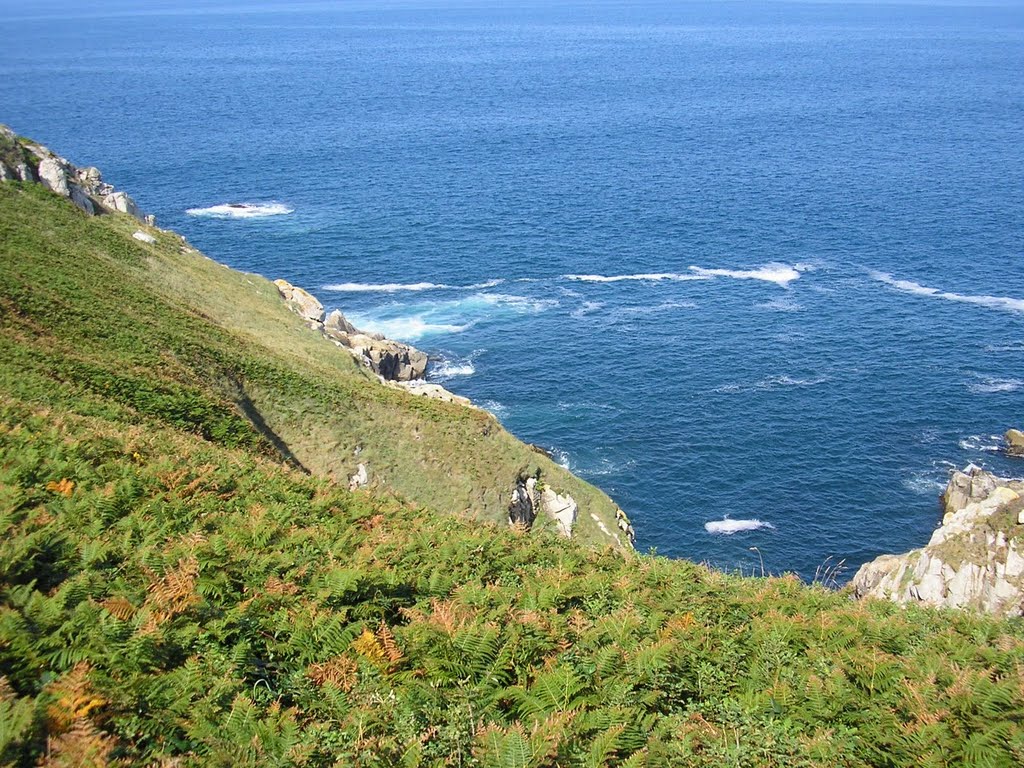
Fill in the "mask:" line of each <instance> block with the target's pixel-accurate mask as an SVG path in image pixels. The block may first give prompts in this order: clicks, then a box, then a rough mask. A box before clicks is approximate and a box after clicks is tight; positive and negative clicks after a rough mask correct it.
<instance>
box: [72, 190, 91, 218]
mask: <svg viewBox="0 0 1024 768" xmlns="http://www.w3.org/2000/svg"><path fill="white" fill-rule="evenodd" d="M71 202H72V203H74V204H75V205H77V206H78V207H79V208H81V209H82V210H83V211H85V212H86V213H87V214H89V215H90V216H95V215H96V205H95V203H93V201H92V198H91V197H89V195H87V194H86V193H85V190H83V189H82V188H81V187H80V186H78V185H77V184H72V185H71Z"/></svg>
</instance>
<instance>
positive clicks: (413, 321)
mask: <svg viewBox="0 0 1024 768" xmlns="http://www.w3.org/2000/svg"><path fill="white" fill-rule="evenodd" d="M352 321H353V322H354V323H355V324H356V325H358V326H359V327H362V328H365V329H366V330H368V331H372V332H374V333H383V334H384V335H385V336H387V337H388V338H389V339H397V340H399V341H418V340H419V339H422V338H423V337H424V336H438V335H440V334H445V333H462V332H463V331H468V330H469V329H470V328H472V327H473V326H474V325H475V324H476V321H470V322H468V323H463V324H461V325H455V324H453V323H434V322H430V321H429V320H427V319H425V318H424V317H423V316H422V315H410V316H408V317H396V318H391V319H384V318H372V317H363V316H359V315H353V316H352Z"/></svg>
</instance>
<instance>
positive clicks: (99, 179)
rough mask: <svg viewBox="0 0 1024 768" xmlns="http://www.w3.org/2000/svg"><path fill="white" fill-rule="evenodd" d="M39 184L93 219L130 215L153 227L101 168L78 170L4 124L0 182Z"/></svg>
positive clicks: (0, 133)
mask: <svg viewBox="0 0 1024 768" xmlns="http://www.w3.org/2000/svg"><path fill="white" fill-rule="evenodd" d="M2 181H21V182H36V181H38V182H39V183H40V184H42V185H43V186H44V187H46V188H47V189H49V190H50V191H51V192H53V193H54V194H57V195H60V196H61V197H66V198H68V199H69V200H71V202H72V203H74V204H75V205H76V206H78V207H79V208H81V209H82V210H83V211H85V212H86V213H87V214H89V215H90V216H95V215H97V214H100V213H115V212H116V213H127V214H129V215H131V216H134V217H135V218H137V219H139V220H140V221H145V223H147V224H149V225H150V226H154V225H155V223H156V222H155V220H154V219H153V217H152V216H145V215H143V213H142V211H140V210H139V207H138V206H137V205H136V204H135V201H134V200H132V199H131V197H129V196H128V194H127V193H125V192H119V191H118V190H116V189H114V187H112V186H111V185H110V184H107V183H106V182H104V181H103V176H102V175H101V174H100V172H99V169H97V168H78V167H76V166H74V165H72V164H71V163H70V162H68V161H67V160H65V159H64V158H63V157H61V156H60V155H57V154H56V153H54V152H52V151H50V150H49V149H47V148H46V147H44V146H42V145H40V144H33V143H31V142H28V141H25V140H24V139H20V138H19V137H18V136H17V135H16V134H15V133H14V131H12V130H11V129H10V128H8V127H7V126H6V125H0V182H2Z"/></svg>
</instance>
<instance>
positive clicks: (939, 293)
mask: <svg viewBox="0 0 1024 768" xmlns="http://www.w3.org/2000/svg"><path fill="white" fill-rule="evenodd" d="M869 274H870V275H871V277H872V279H874V280H877V281H879V282H880V283H885V284H886V285H888V286H891V287H893V288H895V289H896V290H897V291H902V292H903V293H912V294H914V295H915V296H931V297H932V298H936V299H945V300H946V301H958V302H960V303H962V304H976V305H978V306H981V307H989V308H990V309H1000V310H1003V311H1004V312H1024V299H1014V298H1010V297H1007V296H974V295H972V294H965V293H952V292H950V291H943V290H940V289H939V288H929V287H928V286H926V285H921V284H920V283H915V282H913V281H912V280H897V279H896V278H894V277H893V276H892V275H890V274H888V273H886V272H876V271H872V272H870V273H869Z"/></svg>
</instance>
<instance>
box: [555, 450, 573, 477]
mask: <svg viewBox="0 0 1024 768" xmlns="http://www.w3.org/2000/svg"><path fill="white" fill-rule="evenodd" d="M551 458H552V460H553V461H554V462H555V463H556V464H557V465H558V466H560V467H561V468H562V469H568V470H569V471H570V472H571V471H572V460H571V459H570V458H569V454H568V453H567V452H566V451H563V450H562V449H561V448H552V449H551Z"/></svg>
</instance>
